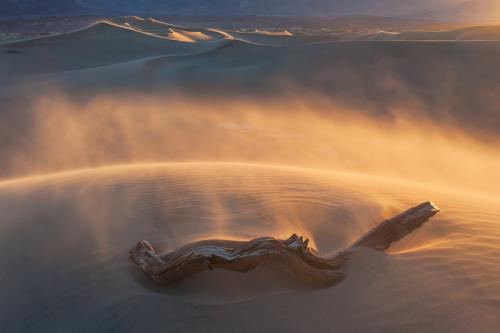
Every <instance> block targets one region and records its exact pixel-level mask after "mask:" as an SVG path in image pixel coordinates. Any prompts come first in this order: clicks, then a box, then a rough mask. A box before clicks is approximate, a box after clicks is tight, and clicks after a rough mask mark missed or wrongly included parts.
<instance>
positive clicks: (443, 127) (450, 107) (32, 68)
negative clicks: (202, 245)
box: [0, 16, 500, 333]
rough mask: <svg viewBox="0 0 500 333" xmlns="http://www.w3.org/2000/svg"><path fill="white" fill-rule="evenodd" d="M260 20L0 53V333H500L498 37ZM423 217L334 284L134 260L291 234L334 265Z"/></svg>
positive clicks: (118, 34)
mask: <svg viewBox="0 0 500 333" xmlns="http://www.w3.org/2000/svg"><path fill="white" fill-rule="evenodd" d="M205 19H206V20H208V18H205ZM253 19H254V20H255V22H256V23H255V24H254V26H252V25H251V24H250V23H251V21H252V19H251V18H246V21H245V22H246V23H245V24H246V27H245V28H243V27H232V28H231V29H222V28H219V27H218V26H219V25H218V24H213V27H212V26H206V24H205V25H204V24H201V23H200V24H199V25H196V24H193V26H191V27H187V26H182V25H174V24H170V23H167V22H163V21H162V20H159V19H155V18H148V17H137V16H126V17H117V18H105V19H104V18H99V20H97V19H96V20H94V21H95V22H94V21H90V19H89V18H86V19H85V20H84V21H85V22H86V23H85V26H84V27H81V25H77V24H76V23H75V26H79V27H81V28H79V29H76V30H74V29H72V30H71V31H69V32H67V30H64V31H66V32H61V33H57V32H53V31H51V33H50V34H47V35H22V34H20V35H2V36H0V156H1V159H0V260H1V262H2V269H1V270H0V291H1V293H0V295H1V297H0V332H2V333H3V332H7V333H10V332H129V331H130V332H303V331H311V332H332V331H338V332H464V333H468V332H480V333H483V332H484V333H489V332H497V331H498V328H499V327H500V315H499V314H500V171H499V170H500V153H499V150H498V147H500V130H499V128H500V101H499V98H498V96H500V95H499V94H500V70H499V69H500V43H499V42H498V40H499V39H500V33H499V28H498V27H495V26H479V27H475V26H473V27H467V28H460V29H457V28H456V27H453V29H451V28H450V29H447V30H443V29H442V30H440V31H433V30H432V29H431V28H429V29H428V30H425V29H423V28H422V29H419V30H412V31H406V30H408V29H410V28H408V26H410V27H412V26H413V25H412V24H414V23H412V24H410V23H408V25H406V24H403V23H400V24H401V27H400V29H398V27H397V24H398V23H397V22H399V21H397V22H396V21H394V22H393V23H392V25H391V26H392V27H394V31H395V32H392V30H390V31H389V30H387V29H384V30H383V31H382V30H381V29H375V27H374V26H373V25H374V24H372V25H370V28H369V29H365V28H362V26H363V25H362V24H361V23H359V26H358V25H353V24H351V23H350V24H347V23H346V26H345V27H343V29H342V30H341V31H338V32H337V31H336V30H335V29H337V28H338V26H337V28H335V29H333V28H331V29H330V28H328V27H325V28H323V27H309V26H308V27H305V26H304V27H302V26H299V27H297V26H272V27H271V26H269V27H267V23H266V26H262V25H263V24H261V25H259V24H257V22H264V21H265V22H269V20H264V19H263V18H260V19H258V18H253ZM47 20H48V19H47ZM68 20H70V19H69V18H68ZM75 20H77V19H76V18H75ZM81 20H83V19H78V22H80V23H81ZM262 20H264V21H262ZM357 20H359V22H361V21H363V18H357ZM367 20H368V18H367ZM371 20H374V19H373V18H372V19H371ZM380 20H382V19H380ZM44 22H45V21H44ZM92 22H93V23H92ZM200 22H201V21H200ZM294 22H295V21H294ZM349 22H352V21H349ZM45 23H47V22H45ZM49 23H50V22H49ZM47 24H48V23H47ZM249 25H250V27H248V26H249ZM360 26H361V27H360ZM375 26H378V24H375ZM403 27H404V29H403ZM334 30H335V31H334ZM61 31H62V30H61ZM405 31H406V32H405ZM428 201H433V202H434V203H435V204H436V205H437V206H438V207H439V208H440V213H439V214H437V215H436V216H434V217H433V218H432V220H430V221H429V222H427V223H426V224H424V225H422V226H421V227H420V228H418V229H417V230H415V231H414V232H413V233H411V234H410V235H408V236H406V237H405V238H403V239H401V240H400V241H398V242H395V243H394V244H392V245H391V246H390V247H389V248H387V249H384V250H385V252H380V251H374V250H372V249H369V248H356V249H355V250H353V253H352V256H351V257H350V259H349V262H348V264H347V265H346V266H345V278H344V279H343V280H342V281H340V282H339V283H338V284H336V285H334V286H327V287H325V286H321V287H318V286H311V284H307V283H303V282H302V281H300V280H297V279H294V278H293V276H291V275H290V274H289V273H287V272H286V270H285V271H283V270H277V269H275V268H273V267H270V266H266V265H264V266H262V267H260V266H259V267H258V268H257V269H255V270H252V271H249V272H246V273H239V272H232V271H224V270H211V271H204V272H201V273H199V274H196V275H193V276H190V277H188V278H186V279H182V280H180V281H177V282H175V283H172V284H168V285H165V286H159V285H157V284H155V283H154V282H153V281H151V280H150V279H149V278H148V277H147V276H145V275H144V274H143V273H142V272H141V271H140V270H139V269H138V268H137V266H136V265H134V264H133V263H131V262H130V260H129V259H128V251H129V250H130V249H131V248H132V247H133V246H134V245H135V244H137V242H138V241H140V240H148V241H149V242H150V243H151V245H152V246H153V247H154V249H155V250H156V251H157V252H158V253H169V252H170V251H173V250H174V249H177V248H179V247H181V246H183V245H186V244H189V243H191V242H196V241H199V240H204V239H225V240H229V241H238V242H240V241H248V240H250V239H255V238H259V237H273V238H277V239H287V238H288V237H289V236H290V235H292V234H299V235H302V236H304V237H306V238H308V239H309V244H308V245H309V246H310V247H311V248H312V249H315V251H316V252H315V253H316V254H317V255H318V256H320V257H332V256H335V255H336V254H338V252H337V251H338V250H339V249H343V248H346V247H348V246H349V245H350V244H353V242H355V241H356V240H357V239H359V238H360V237H361V236H362V235H364V234H365V233H366V232H368V231H369V230H372V229H373V228H374V227H375V226H376V225H377V224H378V223H380V222H381V221H383V220H385V219H387V218H389V217H391V216H394V215H395V214H397V213H400V212H402V211H405V210H406V209H408V208H409V207H412V206H415V205H416V204H419V203H422V202H428ZM230 243H231V244H235V243H232V242H230ZM237 244H240V243H237Z"/></svg>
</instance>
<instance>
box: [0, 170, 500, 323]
mask: <svg viewBox="0 0 500 333" xmlns="http://www.w3.org/2000/svg"><path fill="white" fill-rule="evenodd" d="M416 193H418V194H416ZM427 198H432V199H433V200H435V201H436V203H437V204H438V205H439V206H440V207H441V208H442V213H441V214H440V215H439V216H437V217H435V219H434V220H433V221H432V222H431V223H429V224H428V225H425V226H424V227H423V228H422V229H420V230H418V231H417V232H416V233H415V234H413V235H410V236H409V237H408V238H405V239H404V240H403V241H402V242H400V243H397V244H396V245H395V246H393V247H392V248H391V249H390V250H389V251H390V252H391V254H390V255H384V254H380V253H376V252H373V251H371V250H363V251H360V252H359V253H357V254H356V255H355V256H354V258H353V261H352V263H351V264H350V266H349V274H348V278H347V279H346V280H345V281H344V282H342V283H341V284H339V285H338V286H336V287H335V288H329V289H321V290H309V289H305V287H304V286H301V285H297V284H296V283H294V282H293V281H290V280H288V279H287V277H286V276H280V275H279V274H278V273H276V272H272V271H269V270H266V269H264V270H257V271H256V272H253V273H252V272H251V273H248V274H239V273H231V272H218V271H216V272H206V273H203V274H200V275H199V276H195V277H192V278H189V279H187V280H186V281H183V282H180V283H178V284H176V285H174V286H170V287H168V288H156V287H154V286H152V285H151V284H149V283H148V280H147V279H145V277H143V276H142V275H141V274H140V273H138V272H137V271H136V270H135V267H132V266H131V264H130V263H129V262H128V261H127V254H126V252H127V250H128V249H129V247H130V245H131V244H134V243H135V242H136V241H137V240H139V239H148V240H150V241H152V242H153V243H155V245H156V246H158V248H159V249H161V250H169V249H173V248H175V247H177V246H179V245H182V244H184V243H186V242H189V241H193V240H197V239H202V238H219V237H220V238H226V239H248V238H251V237H258V236H264V235H271V236H275V237H288V236H289V234H291V233H292V232H298V233H302V234H304V235H306V236H308V237H310V238H311V240H312V241H313V246H314V247H316V248H317V249H318V250H319V251H320V253H328V252H330V251H334V250H336V249H339V248H341V247H343V246H344V245H346V244H349V243H350V242H351V241H352V240H354V239H356V238H357V237H358V236H359V235H361V234H362V233H364V232H365V231H367V230H369V229H370V228H371V227H372V226H373V225H375V224H376V223H377V222H379V221H380V220H381V219H382V218H384V217H388V216H389V215H391V214H392V213H394V212H398V211H400V210H401V208H404V207H408V206H410V205H411V204H412V203H415V202H420V201H423V200H425V199H427ZM497 207H498V202H497V201H494V200H492V199H490V200H488V199H484V198H476V197H474V196H473V195H466V194H460V195H454V194H451V193H450V192H447V191H439V190H428V189H427V190H426V189H425V188H422V187H418V186H412V185H411V184H410V185H408V184H406V185H405V184H402V183H401V182H397V181H390V180H384V179H378V178H375V177H366V176H363V175H353V174H345V173H344V174H343V173H334V172H325V171H318V170H314V169H301V168H288V167H280V166H272V165H257V164H237V163H236V164H231V163H173V164H150V165H148V164H142V165H135V166H134V165H129V166H116V167H107V168H100V169H94V170H92V169H88V170H83V171H75V172H68V173H61V174H54V175H51V176H40V177H33V178H30V179H24V180H22V179H21V180H17V181H16V180H13V181H9V182H4V183H2V184H1V185H0V212H1V214H2V219H3V223H2V233H1V236H0V237H1V240H2V241H1V244H2V253H3V254H2V261H3V262H4V266H5V270H4V272H3V273H2V276H1V282H2V286H4V287H5V292H4V298H5V300H6V301H7V302H8V304H9V308H8V309H6V310H5V311H3V312H2V313H3V314H2V316H4V317H3V318H2V322H3V323H4V325H5V327H6V328H7V329H20V330H22V329H32V328H33V326H32V325H36V326H37V327H39V328H44V327H46V328H49V327H51V323H52V322H53V321H55V320H57V321H58V322H60V323H61V324H62V325H63V326H62V327H68V328H69V327H71V326H72V325H74V323H75V321H78V322H79V324H81V325H83V327H85V328H88V329H89V330H91V329H92V328H93V327H94V328H95V327H100V328H102V327H103V326H105V327H107V328H108V329H120V328H130V327H135V328H137V327H138V326H136V325H141V327H142V326H144V322H148V323H150V325H152V326H151V327H154V325H163V324H166V323H170V324H171V323H172V322H173V321H174V320H175V321H176V323H177V324H176V325H178V326H175V327H177V328H179V327H184V326H183V325H194V327H195V328H198V329H201V328H202V327H206V326H210V327H212V328H214V329H217V327H223V326H219V325H224V327H226V326H225V325H229V326H230V327H233V328H234V329H237V327H239V326H240V325H241V321H243V322H245V323H248V325H250V326H249V327H252V328H253V329H269V327H270V325H272V326H274V325H278V324H279V325H280V327H281V328H286V327H283V325H285V326H286V325H290V327H292V326H293V327H297V325H299V326H300V327H304V328H306V327H309V328H317V329H323V330H324V329H326V327H325V326H323V325H328V326H329V327H336V328H339V329H345V328H346V327H351V328H352V327H353V326H352V325H354V326H355V328H356V329H368V328H370V329H376V330H384V329H388V328H390V329H397V330H399V329H401V330H405V329H408V328H413V327H414V326H415V325H417V323H418V325H422V323H424V325H425V326H424V329H425V330H429V331H434V330H439V329H440V328H441V327H445V326H446V327H449V326H450V325H453V326H455V325H456V327H457V330H458V331H470V330H476V329H480V330H488V329H492V328H493V326H494V324H495V321H496V319H495V318H496V313H497V310H498V306H499V303H500V293H498V289H499V288H498V287H499V286H498V279H497V277H498V274H499V273H500V272H499V267H500V265H499V264H500V263H499V262H498V258H500V246H498V242H497V240H498V237H500V226H499V224H498V222H497V221H498V219H499V217H500V210H499V209H498V208H497ZM13 249H15V250H13ZM485 253H487V254H488V255H484V254H485ZM278 295H279V297H278ZM20 309H23V311H20ZM283 309H286V310H287V311H288V312H290V313H293V314H295V319H294V320H293V322H292V321H290V322H287V321H285V322H282V321H281V320H280V319H278V318H277V314H278V313H279V311H282V310H283ZM222 310H224V311H222ZM304 313H307V316H304V315H303V314H304ZM327 313H328V318H331V322H329V323H325V322H324V321H320V320H317V319H319V318H320V317H323V316H325V315H327ZM249 315H250V316H252V317H255V316H258V317H259V318H263V319H264V320H262V321H259V322H251V321H250V319H249V317H248V316H249ZM354 317H356V318H361V319H362V320H357V321H354V322H353V321H352V320H353V318H354ZM144 318H147V319H148V320H147V321H144ZM179 318H182V319H183V320H179ZM194 318H196V321H195V322H193V321H192V319H194ZM471 318H474V320H471ZM466 319H467V320H466ZM183 323H184V324H183ZM188 323H189V324H188ZM353 323H354V324H353ZM186 327H187V326H186Z"/></svg>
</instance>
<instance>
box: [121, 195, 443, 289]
mask: <svg viewBox="0 0 500 333" xmlns="http://www.w3.org/2000/svg"><path fill="white" fill-rule="evenodd" d="M438 212H439V208H438V207H437V206H435V205H434V204H433V203H432V202H425V203H422V204H420V205H418V206H416V207H413V208H410V209H408V210H407V211H405V212H403V213H401V214H399V215H396V216H394V217H392V218H390V219H387V220H385V221H383V222H381V223H380V224H379V225H377V226H376V227H375V228H373V229H372V230H370V231H369V232H368V233H366V234H365V235H364V236H362V237H361V238H359V239H358V240H357V241H355V242H354V243H353V244H352V245H351V246H349V247H347V248H345V249H343V250H341V251H338V252H337V253H336V254H335V255H334V256H333V257H331V258H322V257H319V256H317V255H316V253H315V250H314V249H311V248H310V247H308V243H309V240H308V239H304V238H303V237H299V236H297V235H296V234H293V235H292V236H291V237H290V238H288V239H286V240H280V239H275V238H272V237H263V238H256V239H252V240H249V241H230V240H216V239H213V240H202V241H198V242H193V243H190V244H187V245H185V246H183V247H180V248H178V249H176V250H174V251H172V252H167V253H164V254H157V253H156V251H155V249H154V248H153V247H152V246H151V244H150V243H149V242H147V241H145V240H142V241H140V242H138V243H137V245H136V246H134V247H133V248H132V249H131V250H130V251H129V258H130V259H131V260H132V261H133V262H134V263H135V264H136V265H137V266H138V267H139V268H140V269H141V270H142V271H143V272H144V273H145V274H146V275H148V276H149V277H150V278H151V279H153V280H154V281H155V282H157V283H159V284H170V283H173V282H175V281H177V280H180V279H182V278H186V277H188V276H191V275H193V274H196V273H199V272H202V271H206V270H212V269H214V268H221V269H226V270H231V271H237V272H248V271H251V270H253V269H255V268H257V267H258V266H263V265H271V266H273V267H276V268H278V269H280V270H283V271H285V272H288V273H290V274H292V275H293V276H294V277H296V278H297V279H299V280H302V281H305V282H307V283H310V284H313V285H319V286H329V285H333V284H335V283H337V282H340V281H341V280H342V279H343V278H344V277H345V267H346V265H347V263H348V262H349V259H350V258H351V254H352V253H353V252H354V251H355V249H356V248H359V247H367V248H371V249H374V250H376V251H385V250H387V249H388V248H389V247H390V245H391V244H392V243H393V242H396V241H398V240H400V239H402V238H403V237H405V236H407V235H408V234H410V233H411V232H412V231H414V230H415V229H417V228H419V227H420V226H422V224H424V223H425V222H426V221H428V220H429V219H430V218H431V217H433V216H434V215H435V214H437V213H438Z"/></svg>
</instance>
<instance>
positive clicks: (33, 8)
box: [0, 0, 500, 20]
mask: <svg viewBox="0 0 500 333" xmlns="http://www.w3.org/2000/svg"><path fill="white" fill-rule="evenodd" d="M146 13H147V14H156V15H221V16H226V15H227V16H232V15H297V16H303V15H322V16H328V15H353V14H362V15H378V16H392V17H405V18H420V19H422V18H423V19H426V18H432V19H447V20H453V19H456V20H460V19H470V20H474V19H481V20H500V1H499V0H1V1H0V16H2V17H5V16H29V15H68V14H69V15H82V14H92V15H121V14H146Z"/></svg>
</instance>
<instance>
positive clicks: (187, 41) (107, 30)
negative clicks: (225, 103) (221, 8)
mask: <svg viewBox="0 0 500 333" xmlns="http://www.w3.org/2000/svg"><path fill="white" fill-rule="evenodd" d="M141 22H142V21H141ZM124 23H126V22H124ZM154 25H158V24H156V23H155V24H154ZM207 31H208V30H207ZM216 37H218V38H216ZM226 38H227V37H226V36H224V35H223V34H220V33H218V32H215V31H208V32H207V33H203V32H201V31H182V30H174V29H171V28H169V27H162V30H161V31H155V32H151V31H148V30H141V29H138V28H136V27H135V26H133V25H132V24H128V25H125V24H117V23H114V22H113V21H101V22H98V23H95V24H92V25H90V26H88V27H85V28H83V29H80V30H77V31H72V32H68V33H64V34H59V35H54V36H47V37H40V38H33V39H28V40H23V41H19V42H13V43H4V44H2V47H3V48H4V49H7V52H2V53H0V59H3V60H2V61H1V62H0V74H1V75H3V76H13V75H24V74H27V73H30V74H38V73H47V72H58V71H68V70H75V69H82V68H92V67H100V66H107V65H112V64H117V63H122V62H126V61H131V60H137V59H141V58H147V57H153V56H159V55H180V54H192V53H199V52H201V51H203V50H207V49H210V48H214V47H218V44H217V42H225V39H226ZM194 42H204V43H194ZM208 42H210V43H208ZM12 52H16V53H15V54H16V55H18V56H17V57H15V56H13V54H14V53H12ZM33 59H43V61H33Z"/></svg>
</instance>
